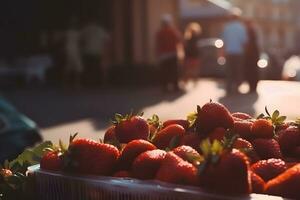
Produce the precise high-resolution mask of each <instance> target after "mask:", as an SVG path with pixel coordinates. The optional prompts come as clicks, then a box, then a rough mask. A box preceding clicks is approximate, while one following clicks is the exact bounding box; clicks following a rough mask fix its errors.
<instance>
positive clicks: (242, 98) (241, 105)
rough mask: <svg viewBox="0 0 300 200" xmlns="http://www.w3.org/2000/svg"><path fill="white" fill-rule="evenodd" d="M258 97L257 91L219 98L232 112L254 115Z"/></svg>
mask: <svg viewBox="0 0 300 200" xmlns="http://www.w3.org/2000/svg"><path fill="white" fill-rule="evenodd" d="M233 97H234V98H233ZM257 99H258V94H257V93H248V94H238V95H234V96H232V95H231V96H224V97H221V98H220V99H219V102H220V103H222V104H224V105H225V106H226V107H227V108H228V109H229V110H230V111H231V112H245V113H248V114H250V115H251V116H254V115H255V114H256V113H255V109H254V104H255V102H256V101H257Z"/></svg>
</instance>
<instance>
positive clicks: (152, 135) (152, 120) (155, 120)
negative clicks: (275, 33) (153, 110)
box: [147, 114, 163, 142]
mask: <svg viewBox="0 0 300 200" xmlns="http://www.w3.org/2000/svg"><path fill="white" fill-rule="evenodd" d="M147 123H148V124H149V125H152V126H154V127H155V128H156V129H155V131H154V132H151V131H150V133H149V135H148V141H150V142H151V141H153V139H154V138H155V136H156V134H157V133H158V132H159V131H160V130H161V129H162V128H163V123H162V121H160V119H159V117H158V115H156V114H153V115H152V117H151V118H148V119H147Z"/></svg>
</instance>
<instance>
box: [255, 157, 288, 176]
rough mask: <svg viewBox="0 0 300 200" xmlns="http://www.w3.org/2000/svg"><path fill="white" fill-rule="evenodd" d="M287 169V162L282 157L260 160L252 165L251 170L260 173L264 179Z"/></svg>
mask: <svg viewBox="0 0 300 200" xmlns="http://www.w3.org/2000/svg"><path fill="white" fill-rule="evenodd" d="M286 169H287V166H286V164H285V162H284V161H283V160H281V159H275V158H270V159H268V160H260V161H258V162H256V163H254V164H253V165H251V170H252V171H253V172H254V173H256V174H257V175H259V176H260V177H261V178H262V179H263V180H264V181H269V180H271V179H272V178H275V177H276V176H278V175H279V174H281V173H282V172H284V171H285V170H286Z"/></svg>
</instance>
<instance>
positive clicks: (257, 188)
mask: <svg viewBox="0 0 300 200" xmlns="http://www.w3.org/2000/svg"><path fill="white" fill-rule="evenodd" d="M249 173H250V175H251V185H252V192H253V193H263V192H264V190H265V184H266V183H265V181H264V180H263V179H262V178H261V177H260V176H259V175H257V174H256V173H254V172H252V171H249Z"/></svg>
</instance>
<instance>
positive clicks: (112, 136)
mask: <svg viewBox="0 0 300 200" xmlns="http://www.w3.org/2000/svg"><path fill="white" fill-rule="evenodd" d="M115 130H116V127H115V126H114V125H113V126H110V127H109V128H108V129H107V130H106V132H105V134H104V139H103V141H104V143H110V142H112V141H116V140H117V138H116V132H115Z"/></svg>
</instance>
